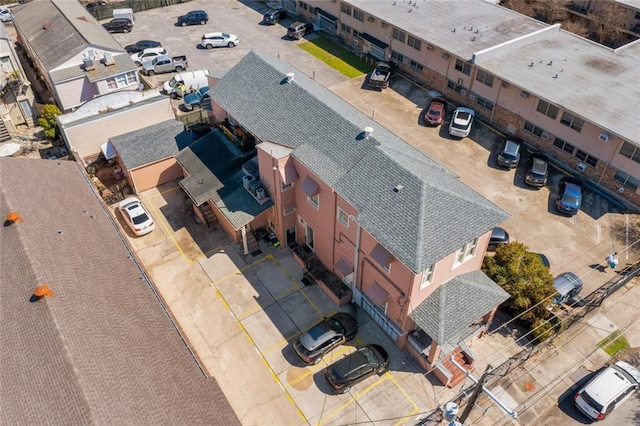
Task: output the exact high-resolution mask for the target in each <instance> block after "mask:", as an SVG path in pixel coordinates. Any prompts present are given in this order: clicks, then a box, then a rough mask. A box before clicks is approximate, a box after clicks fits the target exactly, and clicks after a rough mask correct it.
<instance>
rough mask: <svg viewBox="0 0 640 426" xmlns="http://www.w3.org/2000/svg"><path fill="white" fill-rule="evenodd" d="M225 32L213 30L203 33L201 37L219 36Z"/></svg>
mask: <svg viewBox="0 0 640 426" xmlns="http://www.w3.org/2000/svg"><path fill="white" fill-rule="evenodd" d="M224 34H226V33H223V32H222V31H214V32H212V33H205V34H203V35H202V38H212V37H221V36H222V35H224Z"/></svg>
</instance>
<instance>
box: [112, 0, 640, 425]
mask: <svg viewBox="0 0 640 426" xmlns="http://www.w3.org/2000/svg"><path fill="white" fill-rule="evenodd" d="M250 4H251V6H252V7H255V8H256V9H252V8H250V7H247V6H246V5H245V4H243V3H242V2H237V1H235V0H219V1H216V2H210V1H205V0H195V1H192V2H188V3H185V4H181V5H176V6H172V7H165V8H161V9H156V10H151V11H147V12H143V13H139V14H137V15H136V23H135V27H134V30H133V31H132V32H131V33H129V34H114V37H115V38H116V39H117V40H118V41H120V42H121V44H122V45H123V46H124V45H127V44H130V43H133V42H135V41H137V40H140V39H154V40H158V41H161V42H162V43H163V44H164V46H165V47H166V49H167V50H168V52H169V53H170V54H174V55H178V54H186V55H187V57H188V59H189V64H190V69H191V70H197V69H203V68H206V69H209V70H210V71H212V72H214V73H216V72H218V73H219V72H224V71H225V70H227V69H228V68H230V67H231V66H233V65H234V64H235V63H236V62H238V61H239V60H240V59H241V58H242V57H243V56H244V55H245V54H246V53H247V52H248V51H249V50H251V49H253V50H257V51H260V52H262V53H267V54H271V55H273V56H276V57H280V58H281V59H283V60H286V61H288V62H290V63H292V64H293V65H295V66H296V67H298V68H299V69H301V70H302V71H303V72H304V73H306V74H307V75H309V76H312V77H313V78H315V79H316V80H317V81H319V82H320V83H321V84H323V85H324V86H326V87H328V88H329V89H330V90H331V91H333V92H334V93H336V94H337V95H339V96H341V97H342V98H344V99H345V100H347V101H348V102H349V103H351V104H352V105H354V106H355V107H356V108H358V109H360V110H361V111H362V112H363V113H365V114H367V115H369V116H371V117H372V118H373V119H375V120H376V121H378V122H379V123H380V124H382V125H384V126H386V127H387V128H389V129H390V130H392V131H393V132H395V133H396V134H398V135H399V136H401V137H402V138H403V139H404V140H406V141H407V142H408V143H411V144H412V145H414V146H416V147H418V148H419V149H421V150H422V151H423V152H425V153H426V154H427V155H429V156H431V157H433V158H434V159H436V160H438V161H440V162H441V163H442V164H444V165H445V166H447V167H448V168H449V169H450V170H451V171H452V172H454V173H456V174H458V175H459V176H460V179H461V180H462V181H463V182H465V183H466V184H467V185H469V186H470V187H472V188H473V189H475V190H476V191H477V192H479V193H480V194H482V195H484V196H485V197H487V198H488V199H490V200H491V201H493V202H494V203H495V204H497V205H499V206H500V207H501V208H503V209H504V210H506V211H507V212H509V213H510V214H511V215H512V217H511V218H510V219H509V220H507V221H506V222H505V223H504V224H502V227H504V228H505V229H506V230H507V231H508V232H509V234H510V235H511V238H512V239H515V240H519V241H522V242H524V243H525V244H526V245H528V246H529V248H530V249H531V250H532V251H534V252H540V253H544V254H545V255H547V257H548V258H549V259H550V261H551V271H552V273H553V274H554V275H557V274H559V273H561V272H565V271H571V272H574V273H576V274H577V275H579V276H580V277H581V278H582V279H583V281H584V282H585V289H584V290H583V294H584V295H586V294H588V293H589V292H590V291H592V290H594V289H595V288H597V287H598V286H600V285H601V284H603V283H604V282H606V281H607V280H608V279H609V278H610V277H612V276H613V274H612V273H611V272H605V273H603V272H599V270H598V269H597V268H596V266H597V265H601V264H604V258H605V256H606V255H607V254H608V253H610V252H611V251H618V253H619V254H620V260H621V265H624V264H625V262H626V261H627V259H628V261H633V260H635V259H637V258H638V253H637V252H634V253H631V252H630V251H625V248H624V238H623V237H622V238H618V239H615V238H614V233H615V234H616V235H618V234H617V232H618V231H617V230H618V229H623V228H624V223H625V219H626V217H625V216H623V215H620V214H617V213H612V212H611V211H612V209H611V206H609V204H608V203H607V201H606V200H605V199H603V198H602V197H600V196H599V195H597V194H594V193H591V192H588V191H587V192H586V193H585V197H584V201H583V208H582V209H581V211H580V212H579V213H578V214H577V215H576V216H573V217H565V216H561V215H558V214H557V213H556V212H555V210H554V207H553V202H554V200H555V197H556V196H557V192H558V187H557V185H558V182H559V180H560V178H561V177H562V176H563V175H564V174H563V172H562V171H561V170H560V169H555V168H554V169H553V170H552V173H551V175H550V179H549V184H548V185H547V186H545V187H543V188H541V189H539V190H534V189H530V188H528V187H527V186H525V185H524V184H523V176H524V164H526V157H525V158H523V159H522V161H521V165H520V166H519V167H518V168H517V169H515V170H505V169H501V168H498V167H496V166H495V156H496V153H497V151H498V148H499V146H500V142H501V138H500V136H499V135H497V134H496V133H494V132H492V131H491V130H490V129H487V128H486V127H485V126H483V125H481V124H480V123H478V122H476V124H475V125H474V129H473V132H472V135H471V137H470V138H465V139H462V140H459V139H452V138H450V137H449V136H448V134H447V130H446V126H447V123H445V125H443V126H442V127H438V128H428V127H424V126H422V125H420V123H419V119H418V117H419V116H420V113H421V112H422V110H423V108H424V106H425V104H426V100H427V92H426V91H424V90H422V89H420V88H418V87H416V86H414V85H413V84H411V83H410V82H408V81H407V80H404V79H402V78H394V79H393V81H392V85H391V88H390V89H387V90H385V91H382V92H377V91H369V90H363V89H362V88H361V86H362V82H363V80H364V76H362V77H358V78H355V79H351V80H349V79H347V78H346V77H344V76H342V75H340V74H338V73H337V72H336V71H335V70H333V69H330V68H328V67H327V66H326V65H324V64H323V63H321V62H320V61H318V60H317V59H315V58H313V57H311V56H309V55H308V54H307V53H306V52H304V51H302V50H301V49H299V48H297V47H296V46H297V44H299V43H300V42H303V41H304V40H303V41H292V40H288V39H286V37H284V33H285V28H286V25H288V23H289V22H291V18H289V19H288V20H285V21H283V23H282V24H281V25H275V26H262V25H259V22H260V20H261V16H262V11H264V10H266V6H264V5H262V4H261V3H258V2H251V3H250ZM261 8H262V9H261ZM195 9H204V10H206V11H207V12H208V13H209V16H210V21H209V23H208V24H207V25H205V26H191V27H186V28H183V27H176V26H175V25H174V23H175V21H176V17H177V16H179V15H181V14H183V13H184V12H186V11H188V10H195ZM283 25H284V26H283ZM211 31H225V32H230V33H234V34H236V35H238V36H239V38H240V44H239V45H238V46H237V47H235V48H231V49H229V48H217V49H211V50H206V49H200V48H198V47H197V45H198V43H199V41H200V37H201V36H202V34H203V33H205V32H211ZM171 76H172V74H164V75H158V76H154V77H152V79H151V80H152V81H153V82H154V83H155V84H158V85H160V84H161V83H162V82H164V81H167V80H169V79H170V78H171ZM142 198H143V200H144V202H145V205H147V207H149V208H150V210H151V214H152V215H153V216H154V218H156V221H158V223H160V224H161V226H160V227H159V229H158V230H156V231H154V232H153V233H151V234H149V235H147V236H145V237H143V238H139V239H133V238H132V239H130V241H131V244H132V246H133V247H134V249H135V250H136V253H137V254H138V256H139V257H140V259H141V261H142V263H143V264H144V265H145V268H147V269H148V270H149V271H150V275H151V276H152V278H153V280H154V282H155V283H156V285H157V286H158V288H159V290H160V291H161V292H162V294H163V297H164V298H165V300H166V301H167V303H168V304H170V305H171V307H172V311H173V313H174V315H175V317H176V318H177V319H178V320H179V322H180V326H181V327H182V329H183V332H184V333H185V334H188V335H189V336H190V337H189V340H190V342H191V344H192V346H193V347H194V348H195V349H196V351H197V353H198V357H199V359H200V362H201V363H202V364H203V365H204V367H205V369H206V370H207V371H209V372H210V373H211V375H213V376H214V377H216V379H217V380H218V381H219V382H220V384H221V386H222V388H223V389H224V390H225V393H226V394H227V396H228V398H229V399H230V402H231V404H232V405H233V406H234V409H236V412H237V413H238V415H239V417H240V418H241V420H242V421H243V423H245V424H261V423H264V415H265V410H266V409H268V411H269V415H270V416H275V417H273V418H272V417H269V420H270V423H273V424H276V423H278V424H309V423H314V424H345V423H360V422H363V423H373V422H376V424H413V423H415V417H416V416H418V415H419V414H420V413H423V412H424V410H427V409H431V408H433V407H434V406H435V401H437V400H446V399H447V398H446V395H449V394H450V392H449V390H447V389H444V388H442V387H438V386H436V387H431V385H430V383H429V378H425V377H424V376H423V375H422V374H416V373H423V372H421V371H420V370H419V369H418V368H417V367H416V366H415V363H412V361H411V360H410V359H409V358H408V357H407V356H406V354H403V353H400V352H399V351H395V352H394V347H393V344H392V343H391V342H390V341H388V340H387V339H386V337H385V336H384V334H383V333H382V332H381V331H380V330H379V329H378V328H377V327H376V326H375V325H374V324H372V323H371V321H370V320H369V319H368V317H367V316H366V315H364V314H362V313H361V312H360V311H354V313H355V314H356V316H357V318H358V321H359V324H360V331H359V334H358V337H357V338H356V340H355V341H354V342H352V343H351V345H347V346H344V347H342V348H340V349H339V350H336V351H334V353H332V354H331V355H330V356H329V357H328V358H327V359H326V361H327V362H331V361H332V360H334V359H336V357H341V356H342V355H344V354H345V353H347V352H349V351H352V350H353V348H354V346H353V345H358V346H359V345H361V344H366V343H371V342H378V343H382V344H383V345H384V346H385V348H387V349H388V350H389V351H390V352H392V357H391V360H392V362H391V368H390V372H389V373H387V374H386V375H384V376H382V377H380V378H378V377H374V378H370V379H368V380H367V381H365V382H364V383H362V384H360V385H358V386H356V387H354V388H353V390H352V391H351V392H350V393H349V394H347V395H339V396H334V395H331V394H330V392H329V389H328V385H327V384H326V382H325V381H324V377H322V373H321V369H322V367H323V366H324V365H325V364H324V363H321V364H319V365H317V366H314V367H304V366H302V365H301V364H299V361H298V360H297V359H296V357H295V354H293V352H292V351H291V348H290V342H291V341H292V340H293V339H295V338H296V337H297V335H298V334H299V333H300V332H302V331H304V330H306V329H308V328H309V327H310V326H311V325H313V324H314V323H315V322H317V321H318V320H319V319H320V318H321V317H322V316H324V315H330V314H332V313H333V312H335V311H336V308H335V306H333V305H331V303H330V302H329V301H328V300H326V298H325V297H324V295H323V294H322V292H321V291H320V289H318V288H317V287H315V286H312V287H304V285H302V284H300V278H301V276H302V272H301V270H299V268H298V269H296V268H297V265H295V263H294V262H293V261H292V260H291V259H290V256H288V257H287V256H285V255H284V254H283V253H286V250H281V249H280V250H271V251H267V250H266V249H265V253H266V254H265V255H264V256H263V257H261V258H256V259H252V258H250V257H249V258H243V257H242V256H241V255H240V254H239V252H238V250H237V248H236V247H235V246H234V245H232V244H230V243H229V240H228V239H227V238H226V236H225V235H224V233H223V232H222V231H221V230H215V231H212V230H211V229H207V228H206V227H204V226H203V225H198V224H196V223H195V222H194V221H193V217H192V214H190V213H189V211H188V209H186V207H185V201H186V199H185V198H184V195H183V194H181V191H179V190H178V189H176V188H175V187H174V188H169V187H163V188H160V191H159V192H157V191H151V192H150V193H148V194H144V196H143V197H142ZM627 255H628V257H627ZM434 383H436V382H435V381H434ZM433 389H435V391H434V390H433ZM433 392H437V393H438V395H435V394H434V393H433ZM265 407H268V408H265ZM294 419H295V420H294ZM385 419H386V420H385ZM271 420H273V422H271Z"/></svg>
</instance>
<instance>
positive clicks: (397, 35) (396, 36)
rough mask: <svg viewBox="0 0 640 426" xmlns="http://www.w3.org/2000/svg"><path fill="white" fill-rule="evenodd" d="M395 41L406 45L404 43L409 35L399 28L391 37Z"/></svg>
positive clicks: (395, 29)
mask: <svg viewBox="0 0 640 426" xmlns="http://www.w3.org/2000/svg"><path fill="white" fill-rule="evenodd" d="M391 36H392V37H393V38H394V39H396V40H398V41H401V42H403V43H404V41H405V40H406V39H407V33H405V32H404V31H400V30H399V29H397V28H394V29H393V34H392V35H391Z"/></svg>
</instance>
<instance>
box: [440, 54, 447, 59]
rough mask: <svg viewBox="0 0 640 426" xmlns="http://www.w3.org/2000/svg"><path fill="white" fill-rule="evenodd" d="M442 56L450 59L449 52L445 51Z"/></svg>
mask: <svg viewBox="0 0 640 426" xmlns="http://www.w3.org/2000/svg"><path fill="white" fill-rule="evenodd" d="M441 58H442V59H449V54H448V53H443V54H442V56H441Z"/></svg>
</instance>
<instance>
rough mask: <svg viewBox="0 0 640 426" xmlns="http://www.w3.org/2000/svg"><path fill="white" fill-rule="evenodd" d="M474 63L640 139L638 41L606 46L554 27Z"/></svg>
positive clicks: (625, 135)
mask: <svg viewBox="0 0 640 426" xmlns="http://www.w3.org/2000/svg"><path fill="white" fill-rule="evenodd" d="M550 62H551V65H549V63H550ZM476 64H477V65H478V66H480V67H481V68H483V69H485V70H487V71H489V72H491V73H492V74H495V75H497V76H499V77H500V78H501V79H504V80H506V81H508V82H511V83H513V84H515V85H517V86H519V87H522V88H523V89H526V90H527V91H529V92H531V93H534V94H535V95H536V96H538V97H540V98H543V99H545V100H547V101H548V102H551V103H553V104H555V105H558V106H561V107H562V108H564V109H566V110H568V111H569V112H572V113H574V114H577V115H578V116H580V117H582V118H583V119H585V120H588V121H590V122H592V123H594V124H596V125H598V126H600V127H601V128H603V129H606V130H609V131H610V132H612V133H614V134H617V135H619V136H621V137H622V138H624V139H626V140H628V141H632V142H634V143H636V144H640V126H639V125H638V113H639V111H640V80H639V78H638V76H640V40H639V41H636V42H633V43H630V44H628V45H626V46H624V47H621V48H618V49H616V50H612V49H609V48H606V47H603V46H600V45H598V44H596V43H593V42H591V41H589V40H585V39H583V38H582V37H578V36H576V35H573V34H571V33H568V32H566V31H558V32H556V33H554V34H550V35H549V36H548V37H546V38H542V39H539V40H534V41H532V42H530V43H527V44H525V45H524V46H519V47H515V48H513V49H511V48H508V47H505V48H503V49H496V50H495V52H493V53H492V54H491V55H488V56H487V57H485V56H482V55H479V58H478V60H477V61H476ZM530 65H531V66H530ZM558 119H559V118H558Z"/></svg>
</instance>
